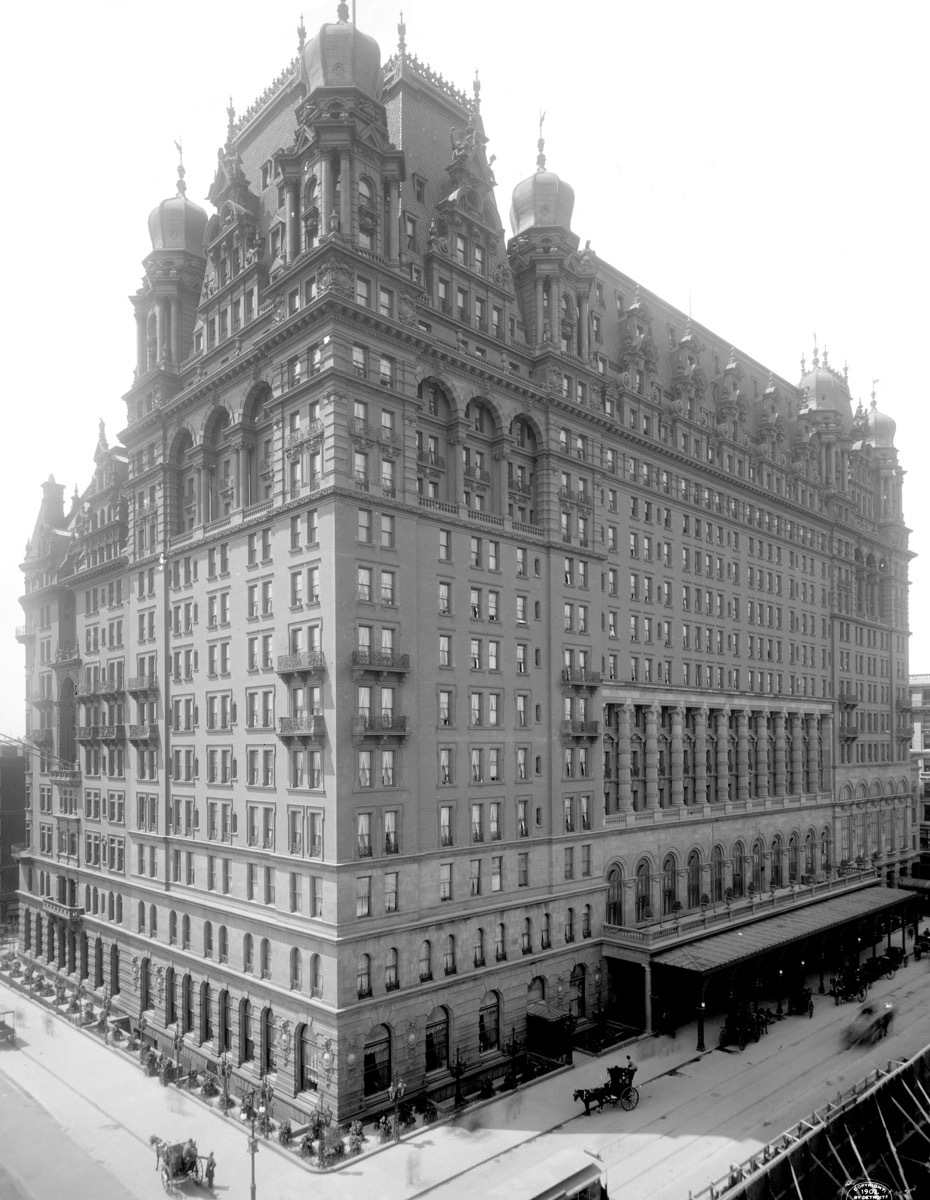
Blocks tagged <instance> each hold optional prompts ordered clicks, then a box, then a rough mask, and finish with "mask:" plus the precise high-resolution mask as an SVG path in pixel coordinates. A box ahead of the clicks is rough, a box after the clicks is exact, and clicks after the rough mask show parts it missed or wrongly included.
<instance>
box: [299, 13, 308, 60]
mask: <svg viewBox="0 0 930 1200" xmlns="http://www.w3.org/2000/svg"><path fill="white" fill-rule="evenodd" d="M306 41H307V31H306V29H304V14H303V13H301V14H300V24H299V25H298V26H297V53H298V54H301V53H303V48H304V45H305V44H306Z"/></svg>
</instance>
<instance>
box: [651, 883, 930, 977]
mask: <svg viewBox="0 0 930 1200" xmlns="http://www.w3.org/2000/svg"><path fill="white" fill-rule="evenodd" d="M913 902H914V897H913V894H912V893H910V892H905V891H902V890H901V889H900V888H887V887H872V888H866V889H864V890H863V891H857V892H850V893H848V894H847V895H845V896H834V897H832V898H831V899H829V900H822V901H820V902H819V903H817V904H808V905H806V906H805V907H804V908H798V909H794V910H793V911H792V912H786V913H780V914H779V915H778V916H773V917H768V918H766V919H764V920H760V921H754V922H751V923H749V924H747V925H743V926H742V927H741V928H739V929H728V930H727V931H726V932H725V933H713V934H708V935H707V936H706V937H703V938H699V939H698V940H697V941H693V942H688V943H687V945H683V946H672V947H670V948H669V949H668V950H663V951H661V952H660V953H658V954H656V955H654V956H653V959H652V962H653V964H654V965H659V964H661V965H662V966H666V967H677V968H678V969H679V970H682V971H691V972H694V973H696V974H700V975H709V974H712V973H713V972H714V971H719V970H722V969H724V968H726V967H735V966H737V965H738V964H739V963H741V962H744V961H747V960H748V959H751V958H756V957H757V956H759V955H762V954H766V953H768V952H769V951H771V950H777V949H779V948H780V947H782V946H789V945H791V944H792V943H793V942H801V941H804V940H805V939H807V938H810V937H813V936H814V935H816V934H823V933H827V932H828V931H829V930H831V929H836V928H838V927H840V926H842V925H847V924H849V923H850V922H854V921H859V920H861V919H863V918H865V917H874V916H877V915H879V914H880V913H890V912H892V911H894V910H895V909H897V908H901V907H902V906H903V905H905V904H913Z"/></svg>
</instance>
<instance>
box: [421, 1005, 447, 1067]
mask: <svg viewBox="0 0 930 1200" xmlns="http://www.w3.org/2000/svg"><path fill="white" fill-rule="evenodd" d="M448 1065H449V1014H448V1012H447V1011H446V1009H444V1008H442V1007H440V1008H434V1009H433V1011H432V1012H431V1013H430V1015H429V1016H428V1017H427V1018H426V1069H427V1071H443V1070H445V1068H446V1067H447V1066H448Z"/></svg>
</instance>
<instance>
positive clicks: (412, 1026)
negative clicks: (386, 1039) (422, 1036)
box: [404, 1021, 417, 1058]
mask: <svg viewBox="0 0 930 1200" xmlns="http://www.w3.org/2000/svg"><path fill="white" fill-rule="evenodd" d="M404 1040H405V1041H406V1043H407V1057H408V1058H412V1057H413V1053H414V1051H415V1050H416V1048H417V1023H416V1021H408V1022H407V1036H406V1038H405V1039H404Z"/></svg>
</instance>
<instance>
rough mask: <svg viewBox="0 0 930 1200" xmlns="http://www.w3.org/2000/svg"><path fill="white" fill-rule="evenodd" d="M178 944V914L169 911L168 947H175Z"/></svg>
mask: <svg viewBox="0 0 930 1200" xmlns="http://www.w3.org/2000/svg"><path fill="white" fill-rule="evenodd" d="M177 944H178V914H177V913H176V912H175V911H174V909H172V910H171V912H169V913H168V945H169V946H176V945H177Z"/></svg>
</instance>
